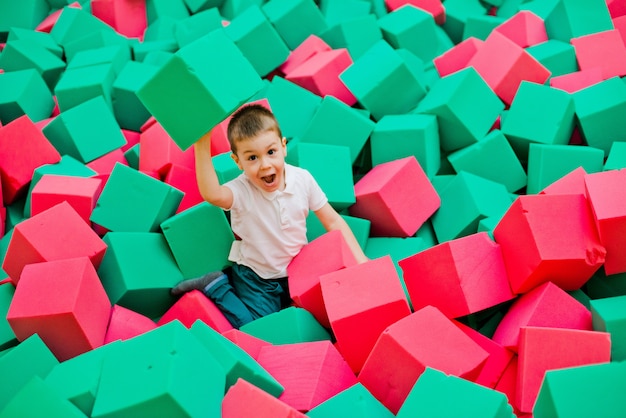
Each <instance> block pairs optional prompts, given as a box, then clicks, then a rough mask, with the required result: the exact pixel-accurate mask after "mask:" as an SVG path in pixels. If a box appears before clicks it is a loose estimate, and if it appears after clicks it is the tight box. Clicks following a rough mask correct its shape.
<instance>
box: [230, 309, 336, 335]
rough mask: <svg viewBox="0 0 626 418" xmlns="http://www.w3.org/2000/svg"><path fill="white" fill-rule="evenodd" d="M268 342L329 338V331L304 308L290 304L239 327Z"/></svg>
mask: <svg viewBox="0 0 626 418" xmlns="http://www.w3.org/2000/svg"><path fill="white" fill-rule="evenodd" d="M239 329H240V330H241V331H242V332H245V333H246V334H249V335H251V336H253V337H255V338H258V339H261V340H263V341H266V342H268V343H270V344H295V343H303V342H311V341H323V340H330V338H331V336H330V333H329V332H328V330H327V329H326V328H324V327H323V326H322V325H321V324H320V323H319V322H317V320H316V319H315V317H314V316H313V315H312V314H311V313H310V312H309V311H307V310H306V309H302V308H298V307H297V306H290V307H288V308H285V309H282V310H281V311H278V312H274V313H272V314H269V315H266V316H264V317H261V318H257V319H255V320H254V321H252V322H248V323H247V324H245V325H243V326H242V327H241V328H239Z"/></svg>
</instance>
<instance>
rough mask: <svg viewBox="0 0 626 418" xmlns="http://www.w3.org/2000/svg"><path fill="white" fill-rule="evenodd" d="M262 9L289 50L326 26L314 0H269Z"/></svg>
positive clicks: (319, 32)
mask: <svg viewBox="0 0 626 418" xmlns="http://www.w3.org/2000/svg"><path fill="white" fill-rule="evenodd" d="M262 10H263V13H264V14H265V15H266V16H267V18H268V19H269V21H270V22H271V23H272V25H273V26H274V27H275V28H276V30H277V31H278V33H279V34H280V36H281V37H282V38H283V40H284V41H285V44H287V47H288V48H289V50H294V49H296V47H297V46H298V45H300V44H301V43H302V41H304V40H305V39H306V38H308V37H309V35H320V34H321V33H322V32H323V31H325V30H326V29H327V28H328V24H327V23H326V19H324V15H323V14H322V12H321V11H320V9H319V8H318V7H317V4H315V1H314V0H269V1H268V2H266V3H265V4H263V6H262Z"/></svg>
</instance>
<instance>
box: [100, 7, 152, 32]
mask: <svg viewBox="0 0 626 418" xmlns="http://www.w3.org/2000/svg"><path fill="white" fill-rule="evenodd" d="M90 5H91V13H92V14H93V15H94V16H95V17H97V18H98V19H100V20H102V21H103V22H105V23H107V24H109V25H110V26H111V27H113V28H114V29H115V30H116V31H117V32H119V33H120V34H122V35H124V36H127V37H129V38H139V39H143V33H144V32H145V30H146V26H147V24H148V22H147V20H148V18H147V14H146V2H145V1H136V0H92V1H91V3H90Z"/></svg>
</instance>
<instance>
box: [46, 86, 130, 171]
mask: <svg viewBox="0 0 626 418" xmlns="http://www.w3.org/2000/svg"><path fill="white" fill-rule="evenodd" d="M42 132H43V133H44V135H45V136H46V138H48V140H49V141H50V143H51V144H52V145H54V147H55V148H56V149H57V150H58V151H59V153H61V154H67V155H69V156H71V157H73V158H75V159H77V160H79V161H81V162H83V163H88V162H91V161H93V160H95V159H96V158H99V157H102V156H103V155H105V154H107V153H109V152H111V151H113V150H115V149H117V148H119V147H121V146H123V145H125V144H126V139H125V138H124V135H123V134H122V131H121V129H120V126H119V125H118V123H117V121H116V120H115V116H114V115H113V112H112V111H111V109H110V108H109V106H108V105H107V104H106V102H105V100H104V98H102V97H101V96H97V97H94V98H93V99H89V100H87V101H85V102H83V103H81V104H79V105H77V106H75V107H73V108H71V109H69V110H66V111H64V112H62V113H61V114H60V115H59V116H57V117H55V118H54V119H53V120H52V121H51V122H50V123H48V124H47V125H46V126H45V127H44V128H43V130H42Z"/></svg>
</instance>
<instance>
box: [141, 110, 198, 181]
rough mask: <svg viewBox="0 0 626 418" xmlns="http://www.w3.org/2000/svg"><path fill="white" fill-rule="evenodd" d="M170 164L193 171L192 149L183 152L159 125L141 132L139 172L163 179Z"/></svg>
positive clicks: (156, 124)
mask: <svg viewBox="0 0 626 418" xmlns="http://www.w3.org/2000/svg"><path fill="white" fill-rule="evenodd" d="M172 164H178V165H181V166H183V167H188V168H190V169H195V157H194V151H193V147H191V148H188V149H187V150H185V151H183V150H181V149H180V147H179V146H178V145H177V144H176V143H175V142H174V140H173V139H172V137H171V136H170V135H169V134H168V133H167V132H166V131H165V129H163V126H161V124H160V123H158V122H157V123H154V124H153V125H151V126H150V127H149V128H148V129H146V130H145V131H143V132H142V133H141V135H140V139H139V171H142V172H144V173H149V172H157V173H158V174H159V177H160V178H165V176H166V175H167V172H168V171H169V169H170V167H171V166H172Z"/></svg>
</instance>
